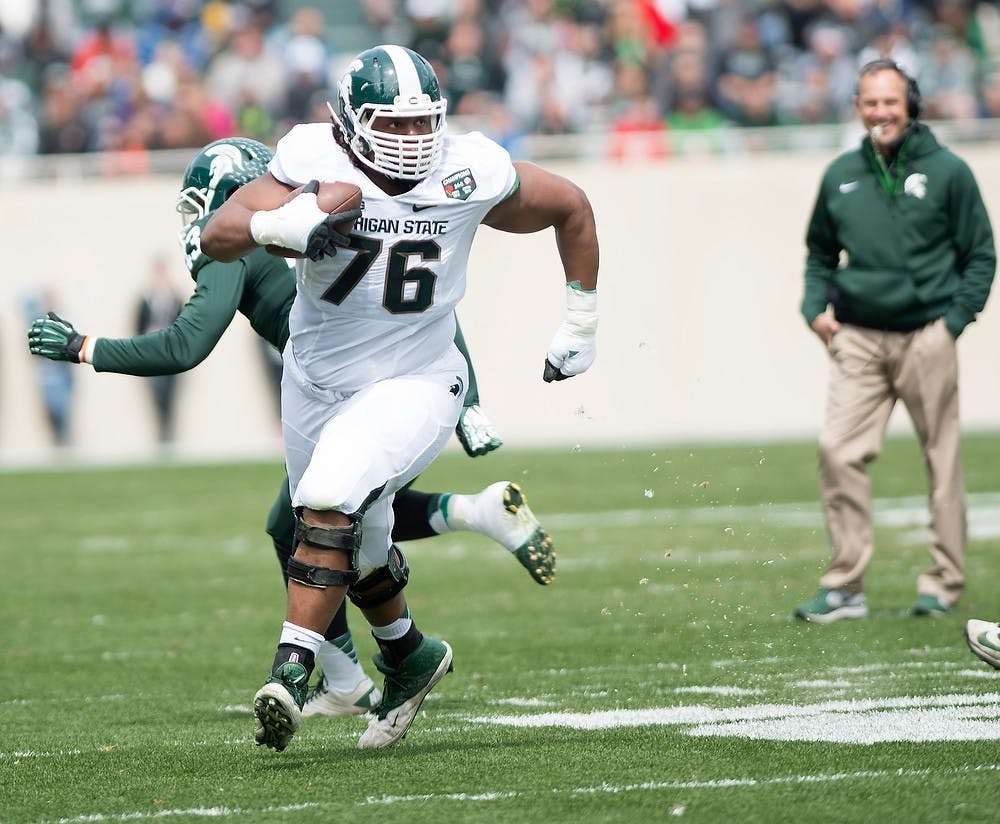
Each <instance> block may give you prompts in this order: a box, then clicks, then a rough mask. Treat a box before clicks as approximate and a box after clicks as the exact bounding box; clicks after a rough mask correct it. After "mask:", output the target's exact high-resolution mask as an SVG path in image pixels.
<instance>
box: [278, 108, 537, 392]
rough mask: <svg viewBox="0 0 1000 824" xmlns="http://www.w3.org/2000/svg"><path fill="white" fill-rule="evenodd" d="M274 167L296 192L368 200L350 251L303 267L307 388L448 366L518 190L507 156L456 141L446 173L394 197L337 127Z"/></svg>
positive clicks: (302, 356) (306, 133) (295, 350)
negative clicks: (473, 266) (477, 270)
mask: <svg viewBox="0 0 1000 824" xmlns="http://www.w3.org/2000/svg"><path fill="white" fill-rule="evenodd" d="M269 169H270V172H271V174H273V175H274V176H275V177H276V178H277V179H278V180H280V181H282V182H283V183H287V184H288V185H290V186H301V185H303V184H305V183H308V182H309V181H310V180H319V181H337V180H339V181H345V182H348V183H355V184H357V185H358V186H359V187H361V192H362V197H363V203H362V213H361V217H360V218H358V220H357V221H355V224H354V229H353V231H352V232H351V237H352V242H351V247H350V249H338V250H337V254H336V255H334V256H333V257H329V258H325V259H324V260H321V261H310V260H300V261H298V262H297V265H296V277H297V292H296V296H295V302H294V303H293V304H292V309H291V314H290V315H289V319H288V326H289V345H290V347H291V351H290V352H289V353H287V354H290V355H291V361H292V366H293V369H294V371H295V372H297V373H298V379H299V380H300V381H301V382H305V383H308V384H311V385H312V386H313V387H315V388H318V389H322V390H327V391H335V392H354V391H357V390H358V389H360V388H361V387H363V386H366V385H368V384H371V383H373V382H375V381H378V380H382V379H384V378H390V377H396V376H400V375H404V374H410V373H413V372H420V371H421V370H422V369H423V368H425V367H426V366H427V365H428V364H430V363H432V362H434V361H435V360H436V359H437V358H438V357H440V356H441V355H442V353H443V352H445V351H446V350H447V348H448V347H449V346H451V345H452V342H453V340H454V337H455V320H454V310H455V306H456V304H457V303H458V302H459V300H461V298H462V296H463V295H464V294H465V278H466V268H467V266H468V260H469V253H470V251H471V248H472V241H473V239H474V237H475V234H476V230H477V229H478V228H479V225H480V223H481V222H482V220H483V218H484V217H485V216H486V213H487V212H489V211H490V209H492V208H493V207H494V206H495V205H496V204H497V203H500V202H501V201H503V200H504V199H505V198H506V197H508V196H509V195H510V194H511V193H512V192H513V191H514V189H515V187H516V184H517V173H516V171H515V170H514V166H513V164H512V162H511V159H510V155H508V154H507V152H506V150H504V149H503V148H502V147H501V146H499V145H498V144H496V143H494V142H493V141H492V140H490V139H488V138H487V137H485V136H484V135H482V134H480V133H479V132H474V133H472V134H467V135H461V136H456V137H452V136H447V137H446V138H445V143H444V151H443V153H442V158H441V162H440V164H439V165H438V166H437V168H436V169H435V170H434V171H433V172H432V173H431V174H430V175H429V176H428V177H427V178H425V179H424V180H422V181H420V183H418V184H417V185H416V186H415V187H414V188H413V189H411V190H410V191H409V192H406V193H405V194H401V195H397V196H395V197H390V196H389V195H387V194H386V193H385V192H383V191H382V190H381V189H380V188H378V186H376V185H375V184H374V183H372V182H371V181H370V180H369V179H368V177H367V176H366V175H365V174H364V173H363V172H362V171H361V170H360V169H358V168H357V167H356V166H354V164H353V163H352V162H351V159H350V157H349V156H348V155H347V153H345V152H344V150H343V149H341V148H340V146H338V145H337V143H336V142H335V141H334V139H333V128H332V127H331V125H330V124H324V123H310V124H305V125H300V126H296V127H295V128H293V129H292V130H291V131H290V132H289V133H288V134H287V135H286V136H285V137H283V138H282V139H281V140H280V141H279V142H278V146H277V150H276V151H275V153H274V158H273V159H272V160H271V163H270V166H269ZM287 360H288V358H286V362H287Z"/></svg>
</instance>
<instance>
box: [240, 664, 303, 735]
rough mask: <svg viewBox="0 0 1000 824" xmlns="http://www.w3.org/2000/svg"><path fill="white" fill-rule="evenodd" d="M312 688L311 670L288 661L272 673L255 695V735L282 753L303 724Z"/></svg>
mask: <svg viewBox="0 0 1000 824" xmlns="http://www.w3.org/2000/svg"><path fill="white" fill-rule="evenodd" d="M308 689H309V673H308V672H306V668H305V667H304V666H302V664H299V663H298V662H296V661H288V662H286V663H284V664H282V665H281V666H280V667H278V668H277V669H276V670H275V671H274V672H272V673H271V675H270V677H269V678H268V679H267V682H266V683H265V684H264V686H263V687H261V688H260V689H259V690H257V694H256V695H255V696H254V697H253V715H254V723H253V737H254V740H255V741H256V742H257V744H258V745H263V746H266V747H270V748H271V749H273V750H276V751H277V752H281V751H282V750H283V749H285V747H287V746H288V745H289V744H290V743H291V740H292V736H293V735H295V733H296V731H297V730H298V728H299V726H300V725H301V724H302V705H303V704H304V703H305V700H306V693H307V691H308Z"/></svg>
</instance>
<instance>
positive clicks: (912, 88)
mask: <svg viewBox="0 0 1000 824" xmlns="http://www.w3.org/2000/svg"><path fill="white" fill-rule="evenodd" d="M886 69H888V70H890V71H894V72H896V74H898V75H899V76H900V77H902V78H903V80H905V81H906V114H907V115H908V116H909V118H910V120H916V119H917V118H918V117H920V112H921V111H922V110H923V108H924V101H923V99H922V98H921V97H920V86H918V85H917V80H916V78H915V77H912V76H911V75H909V74H908V73H907V72H906V71H905V70H904V69H903V67H902V66H900V65H899V63H897V62H896V61H895V60H891V59H889V58H887V57H884V58H880V59H879V60H872V61H871V62H869V63H865V65H863V66H862V67H861V69H860V70H859V71H858V84H856V85H855V87H854V95H855V97H856V96H857V94H858V86H859V85H860V81H861V78H862V77H864V76H865V75H866V74H872V73H874V72H879V71H883V70H886Z"/></svg>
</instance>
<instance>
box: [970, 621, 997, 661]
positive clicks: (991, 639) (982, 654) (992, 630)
mask: <svg viewBox="0 0 1000 824" xmlns="http://www.w3.org/2000/svg"><path fill="white" fill-rule="evenodd" d="M965 640H966V642H967V643H968V645H969V649H971V650H972V654H973V655H975V656H976V657H977V658H978V659H979V660H980V661H985V662H986V663H987V664H989V665H990V666H991V667H993V669H1000V624H997V623H996V622H993V621H977V620H976V619H975V618H973V619H971V620H969V621H966V623H965Z"/></svg>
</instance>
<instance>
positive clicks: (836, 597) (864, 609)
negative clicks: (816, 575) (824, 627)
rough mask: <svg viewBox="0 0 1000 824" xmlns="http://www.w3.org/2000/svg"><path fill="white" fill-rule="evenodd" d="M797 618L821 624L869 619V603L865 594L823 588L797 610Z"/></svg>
mask: <svg viewBox="0 0 1000 824" xmlns="http://www.w3.org/2000/svg"><path fill="white" fill-rule="evenodd" d="M795 617H796V618H800V619H802V620H803V621H815V622H817V623H819V624H832V623H833V622H834V621H839V620H840V619H841V618H867V617H868V601H867V600H866V599H865V594H864V593H863V592H850V591H848V590H846V589H826V588H823V589H821V590H820V591H819V592H817V593H816V594H815V595H814V596H813V597H812V598H811V599H809V600H808V601H806V602H805V603H802V604H799V605H798V606H797V607H796V608H795Z"/></svg>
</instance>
